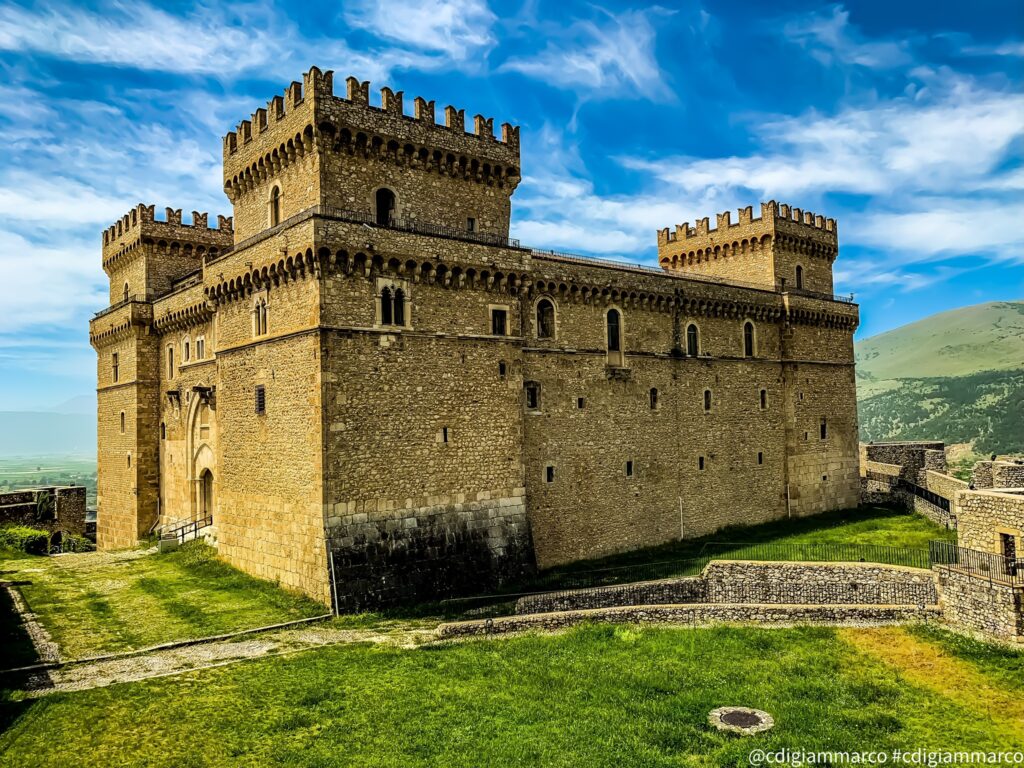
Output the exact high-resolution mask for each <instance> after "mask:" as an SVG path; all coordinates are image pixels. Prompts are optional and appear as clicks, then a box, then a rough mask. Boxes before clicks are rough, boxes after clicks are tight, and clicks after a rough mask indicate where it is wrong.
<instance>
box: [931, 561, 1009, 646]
mask: <svg viewBox="0 0 1024 768" xmlns="http://www.w3.org/2000/svg"><path fill="white" fill-rule="evenodd" d="M937 570H938V573H939V583H940V585H941V587H942V613H943V618H944V620H945V621H946V622H948V623H950V624H952V625H953V626H956V627H961V628H964V629H970V630H975V631H978V632H983V633H985V634H988V635H993V636H995V637H998V638H1002V639H1005V640H1015V641H1017V642H1021V641H1024V587H1011V586H1008V585H1005V584H999V583H993V582H989V581H988V580H987V579H980V578H977V577H975V576H970V575H968V574H965V573H959V572H957V571H955V570H951V569H948V568H938V569H937Z"/></svg>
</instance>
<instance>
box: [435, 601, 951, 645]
mask: <svg viewBox="0 0 1024 768" xmlns="http://www.w3.org/2000/svg"><path fill="white" fill-rule="evenodd" d="M940 615H941V614H940V611H939V609H938V608H937V607H935V606H930V607H926V608H924V609H921V608H918V607H912V606H892V605H875V606H864V605H714V604H706V603H705V604H696V605H664V606H649V605H648V606H627V607H619V608H594V609H590V610H582V611H562V612H557V613H535V614H529V615H525V616H505V617H501V618H497V619H487V620H483V621H461V622H456V623H452V624H442V625H441V626H440V627H438V634H439V635H440V636H441V637H470V636H474V635H490V634H503V633H508V632H522V631H527V630H553V629H562V628H565V627H571V626H575V625H577V624H583V623H587V622H599V623H622V622H636V623H652V624H654V623H662V624H684V625H697V624H700V625H704V624H721V623H728V622H736V623H744V624H747V623H751V624H772V625H776V626H778V625H790V624H828V625H850V626H883V625H890V624H906V623H911V622H928V621H937V620H938V619H939V617H940Z"/></svg>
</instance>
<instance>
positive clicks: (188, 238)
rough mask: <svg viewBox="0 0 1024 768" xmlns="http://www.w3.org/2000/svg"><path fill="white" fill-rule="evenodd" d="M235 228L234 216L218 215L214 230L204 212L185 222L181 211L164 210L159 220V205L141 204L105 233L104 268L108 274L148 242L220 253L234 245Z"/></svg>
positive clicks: (104, 231)
mask: <svg viewBox="0 0 1024 768" xmlns="http://www.w3.org/2000/svg"><path fill="white" fill-rule="evenodd" d="M232 225H233V221H232V217H231V216H217V226H216V227H211V226H210V215H209V214H208V213H206V212H204V211H192V221H191V222H190V223H185V222H184V221H182V212H181V209H180V208H164V215H163V218H162V219H159V218H157V215H156V206H154V205H145V204H143V203H139V204H138V205H136V206H135V207H134V208H132V209H131V210H130V211H128V213H126V214H125V215H124V216H122V217H121V218H120V219H118V220H117V221H116V222H114V223H113V224H112V225H110V226H109V227H107V228H106V229H104V230H103V267H104V269H106V270H108V271H109V270H110V269H111V268H112V267H114V265H115V263H116V262H119V261H120V260H121V259H122V258H124V257H127V256H128V255H130V254H132V253H136V252H137V251H139V249H140V248H141V246H142V245H143V244H145V243H155V244H157V245H160V244H163V245H164V246H165V247H167V248H173V249H176V250H178V251H181V252H185V251H187V252H188V253H195V254H196V255H202V254H206V253H219V252H222V251H224V250H226V249H227V248H230V247H231V244H232V243H233V242H234V231H233V226H232Z"/></svg>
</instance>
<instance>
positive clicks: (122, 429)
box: [121, 411, 124, 435]
mask: <svg viewBox="0 0 1024 768" xmlns="http://www.w3.org/2000/svg"><path fill="white" fill-rule="evenodd" d="M121 434H122V435H123V434H124V411H121Z"/></svg>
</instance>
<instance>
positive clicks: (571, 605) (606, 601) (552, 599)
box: [516, 576, 707, 614]
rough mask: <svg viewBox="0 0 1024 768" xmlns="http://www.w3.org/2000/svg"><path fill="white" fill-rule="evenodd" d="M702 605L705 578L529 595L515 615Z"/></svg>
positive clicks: (523, 599) (645, 582)
mask: <svg viewBox="0 0 1024 768" xmlns="http://www.w3.org/2000/svg"><path fill="white" fill-rule="evenodd" d="M703 602H707V584H706V582H705V581H704V579H703V578H701V577H699V576H694V577H691V578H685V579H663V580H660V581H642V582H635V583H632V584H621V585H615V586H608V587H595V588H593V589H574V590H567V591H563V592H545V593H544V594H541V595H527V596H526V597H521V598H519V600H517V601H516V613H519V614H522V613H550V612H552V611H572V610H581V609H585V608H605V607H609V606H616V605H677V604H681V603H703Z"/></svg>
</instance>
